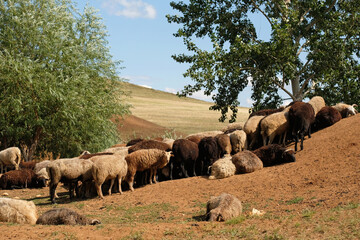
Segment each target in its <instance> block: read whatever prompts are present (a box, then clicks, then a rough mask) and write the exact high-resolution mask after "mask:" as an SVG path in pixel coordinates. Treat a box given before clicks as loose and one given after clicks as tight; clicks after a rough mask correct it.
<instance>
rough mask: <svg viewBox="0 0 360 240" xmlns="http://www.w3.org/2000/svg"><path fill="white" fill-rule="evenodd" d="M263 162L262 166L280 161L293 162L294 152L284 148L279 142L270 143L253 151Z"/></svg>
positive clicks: (280, 162) (279, 162) (276, 163)
mask: <svg viewBox="0 0 360 240" xmlns="http://www.w3.org/2000/svg"><path fill="white" fill-rule="evenodd" d="M253 153H254V154H255V155H256V156H258V157H259V158H260V159H261V161H262V162H263V164H264V167H268V166H273V165H278V164H282V163H289V162H295V160H296V158H295V152H294V151H293V150H291V149H286V147H283V146H281V145H279V144H270V145H267V146H263V147H261V148H258V149H256V150H254V151H253Z"/></svg>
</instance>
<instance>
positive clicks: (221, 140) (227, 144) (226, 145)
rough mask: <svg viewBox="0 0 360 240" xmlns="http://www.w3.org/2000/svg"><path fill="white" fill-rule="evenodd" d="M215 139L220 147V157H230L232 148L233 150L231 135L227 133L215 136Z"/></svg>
mask: <svg viewBox="0 0 360 240" xmlns="http://www.w3.org/2000/svg"><path fill="white" fill-rule="evenodd" d="M215 139H216V141H217V143H218V146H219V150H220V152H219V153H220V157H221V158H222V157H223V156H224V155H230V154H231V151H232V148H231V141H230V137H229V135H227V134H225V133H224V134H219V135H216V136H215Z"/></svg>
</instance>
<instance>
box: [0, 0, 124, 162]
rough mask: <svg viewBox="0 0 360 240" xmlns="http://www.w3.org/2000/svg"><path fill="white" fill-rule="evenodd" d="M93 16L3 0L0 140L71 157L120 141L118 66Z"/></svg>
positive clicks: (60, 6)
mask: <svg viewBox="0 0 360 240" xmlns="http://www.w3.org/2000/svg"><path fill="white" fill-rule="evenodd" d="M106 37H107V34H106V30H105V27H104V25H103V24H102V22H101V19H100V18H99V17H98V16H97V15H96V11H95V10H94V9H92V8H89V7H86V8H85V9H84V12H83V13H79V12H78V11H77V10H76V9H75V8H74V6H73V4H72V2H71V0H0V89H1V91H0V126H1V127H0V141H1V147H2V148H6V147H9V146H20V148H21V150H22V153H23V156H24V158H25V160H30V159H31V158H32V156H33V154H34V153H36V152H43V151H47V152H52V153H55V154H61V156H74V155H75V154H79V152H80V151H81V150H84V149H86V150H89V151H99V150H101V149H104V148H105V147H109V146H110V145H111V144H114V143H115V142H116V141H118V140H119V139H118V134H117V130H116V126H115V125H114V123H113V122H111V121H110V119H111V117H113V116H114V115H123V114H125V113H127V111H128V106H127V105H126V104H124V103H123V101H122V97H123V96H124V92H122V91H121V82H122V81H121V79H119V77H118V74H117V68H118V65H119V63H120V62H114V61H112V59H111V55H110V53H109V48H108V47H107V44H108V42H107V40H106Z"/></svg>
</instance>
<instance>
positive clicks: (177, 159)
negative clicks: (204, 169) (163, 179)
mask: <svg viewBox="0 0 360 240" xmlns="http://www.w3.org/2000/svg"><path fill="white" fill-rule="evenodd" d="M172 152H173V154H174V157H173V158H171V159H170V179H173V174H174V169H175V170H179V171H181V173H182V176H183V177H189V175H191V176H196V173H195V164H196V160H197V158H198V156H199V148H198V145H197V144H196V143H194V142H192V141H190V140H188V139H177V140H175V142H174V144H173V148H172ZM175 172H176V173H175V175H176V176H179V175H180V174H179V173H180V172H178V171H175Z"/></svg>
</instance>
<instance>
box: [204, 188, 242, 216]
mask: <svg viewBox="0 0 360 240" xmlns="http://www.w3.org/2000/svg"><path fill="white" fill-rule="evenodd" d="M241 213H242V205H241V201H240V200H239V199H238V198H236V197H235V196H233V195H231V194H228V193H222V194H221V195H220V196H217V197H214V196H213V197H211V198H210V200H209V201H208V202H207V205H206V220H207V221H219V222H220V221H227V220H230V219H231V218H234V217H237V216H239V215H240V214H241Z"/></svg>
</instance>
